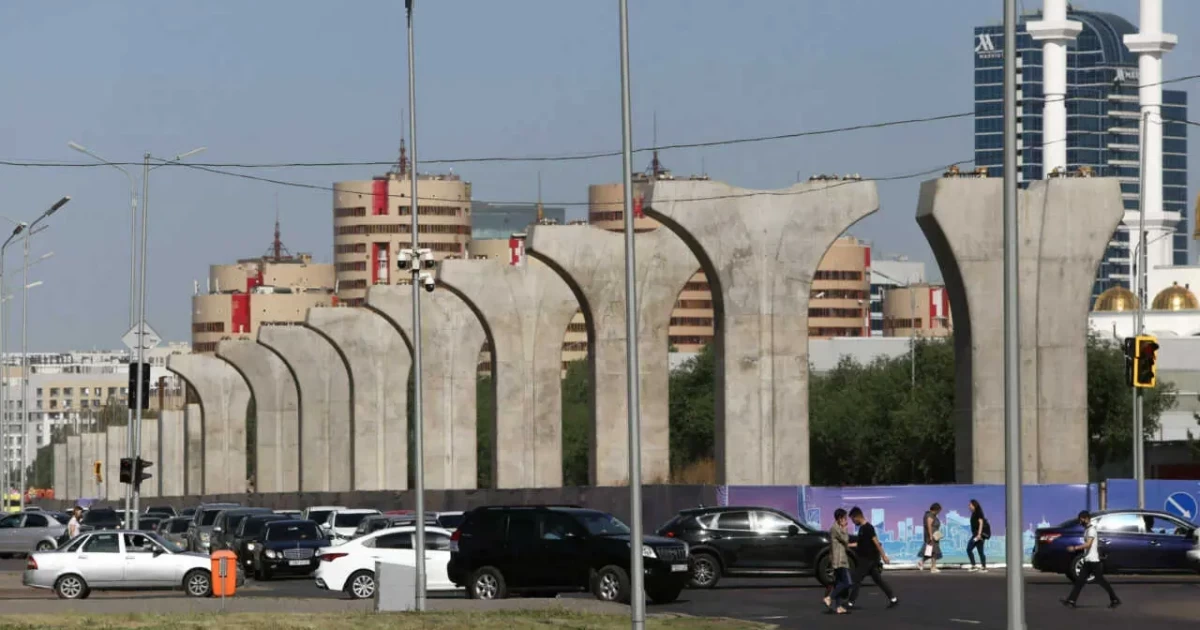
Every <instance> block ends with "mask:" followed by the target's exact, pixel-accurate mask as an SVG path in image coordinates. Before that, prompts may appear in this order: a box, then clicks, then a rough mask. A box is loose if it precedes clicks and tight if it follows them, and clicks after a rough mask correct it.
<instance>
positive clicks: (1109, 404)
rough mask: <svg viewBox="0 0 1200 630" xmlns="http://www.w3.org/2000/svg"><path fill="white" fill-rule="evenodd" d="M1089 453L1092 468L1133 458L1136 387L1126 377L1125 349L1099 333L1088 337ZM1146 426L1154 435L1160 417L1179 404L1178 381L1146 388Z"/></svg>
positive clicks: (1144, 393) (1143, 417) (1159, 382)
mask: <svg viewBox="0 0 1200 630" xmlns="http://www.w3.org/2000/svg"><path fill="white" fill-rule="evenodd" d="M1087 352H1088V438H1089V440H1088V442H1089V444H1088V454H1089V458H1090V459H1091V465H1092V469H1093V470H1094V471H1097V472H1098V471H1100V470H1101V469H1102V468H1104V467H1105V466H1106V465H1109V464H1113V463H1119V462H1125V461H1129V454H1130V453H1131V452H1132V451H1133V421H1132V418H1131V416H1132V413H1133V391H1132V390H1133V387H1132V386H1131V385H1130V383H1129V381H1128V380H1127V379H1126V376H1125V352H1124V350H1123V349H1122V348H1121V347H1120V346H1118V345H1117V344H1116V343H1115V342H1110V341H1107V340H1105V339H1104V338H1102V337H1100V336H1099V335H1097V334H1091V335H1089V336H1088V341H1087ZM1142 391H1143V403H1142V404H1143V407H1142V408H1143V413H1142V428H1143V429H1144V436H1145V437H1146V438H1151V437H1153V436H1154V434H1155V433H1156V432H1157V431H1158V428H1159V418H1160V417H1161V416H1162V414H1163V413H1164V412H1166V411H1169V410H1170V409H1171V408H1172V407H1174V406H1175V398H1176V395H1177V390H1176V388H1175V385H1174V383H1171V382H1168V381H1164V380H1162V379H1159V381H1158V385H1157V387H1155V388H1153V389H1144V390H1142Z"/></svg>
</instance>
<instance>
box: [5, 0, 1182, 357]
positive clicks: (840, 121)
mask: <svg viewBox="0 0 1200 630" xmlns="http://www.w3.org/2000/svg"><path fill="white" fill-rule="evenodd" d="M416 1H417V7H416V10H417V15H416V28H417V35H416V41H415V43H416V46H417V58H416V63H417V73H416V74H417V76H416V79H417V91H418V99H417V113H418V138H417V139H418V141H419V144H418V150H419V153H418V160H424V159H455V160H456V159H464V158H472V157H481V156H529V155H563V154H576V153H587V152H593V151H607V150H618V149H620V146H621V140H620V129H621V127H620V125H621V120H620V100H619V88H620V77H619V65H618V61H619V59H618V42H619V39H618V30H617V27H618V22H617V2H616V1H615V0H607V1H601V0H587V1H585V0H575V1H571V2H564V1H563V0H521V1H519V2H497V1H495V0H416ZM1074 4H1075V5H1076V6H1077V7H1080V8H1087V9H1094V10H1105V11H1112V12H1115V13H1118V14H1121V15H1123V16H1125V17H1126V18H1128V19H1129V20H1130V21H1132V22H1134V23H1135V24H1136V22H1137V11H1138V2H1137V1H1136V0H1091V1H1090V2H1075V3H1074ZM1164 4H1165V24H1166V25H1167V26H1166V28H1167V30H1168V31H1170V32H1173V33H1176V34H1178V35H1179V38H1180V43H1179V46H1178V47H1177V48H1176V49H1175V50H1174V51H1173V52H1171V53H1169V54H1168V55H1167V56H1166V58H1165V69H1164V74H1165V76H1166V77H1167V78H1171V77H1177V76H1182V75H1185V74H1192V73H1194V72H1195V68H1198V67H1200V53H1198V50H1200V49H1198V47H1197V45H1196V43H1195V42H1196V41H1197V40H1198V39H1200V2H1195V1H1194V0H1164ZM630 5H631V7H630V38H631V44H630V58H631V66H632V70H631V86H632V87H631V89H632V103H633V125H634V144H635V146H638V147H645V146H651V145H652V144H653V138H654V134H653V129H654V122H653V121H654V119H655V117H657V129H658V143H659V144H673V143H685V142H701V141H711V140H722V139H729V138H739V137H747V136H759V135H772V134H783V133H791V132H798V131H805V130H814V129H821V128H829V127H842V126H848V125H856V124H864V123H874V122H881V121H888V120H898V119H907V118H916V117H925V116H933V115H940V114H952V113H958V112H969V111H972V109H973V100H972V99H973V83H972V81H973V56H972V51H973V48H974V41H973V36H972V29H973V27H975V26H977V25H982V24H988V23H998V22H999V21H1000V19H1001V17H1002V15H1001V11H1002V2H1001V1H1000V0H911V1H907V2H896V1H894V0H838V2H828V1H825V0H754V2H733V1H731V0H655V1H654V2H646V1H638V0H633V1H632V2H630ZM1022 6H1023V8H1024V9H1027V10H1034V9H1038V8H1040V6H1041V3H1040V2H1039V1H1038V0H1024V1H1023V2H1022ZM405 50H406V39H405V23H404V2H403V1H402V0H341V1H338V2H333V1H330V0H325V1H320V0H253V1H252V2H245V1H244V0H172V1H170V2H154V1H152V0H106V1H105V2H90V3H82V2H80V3H65V2H44V1H40V0H4V2H2V3H0V86H2V93H3V95H4V98H0V159H3V160H10V161H51V162H83V161H87V160H88V158H87V157H86V156H84V155H82V154H79V153H76V152H74V151H72V150H71V149H69V148H68V147H67V142H68V141H74V142H78V143H80V144H82V145H83V146H86V147H87V148H89V149H91V150H92V151H95V152H96V153H98V154H100V155H102V156H104V157H105V158H106V159H108V160H111V161H114V162H136V163H139V164H140V162H141V160H142V156H143V154H144V153H146V152H149V153H151V154H152V155H154V156H156V157H160V158H166V159H169V158H171V157H174V156H175V155H177V154H179V153H183V152H185V151H188V150H191V149H193V148H196V147H201V146H203V147H207V150H206V151H205V152H204V153H202V154H199V155H197V156H195V157H194V158H191V160H192V161H194V162H198V163H221V164H228V163H242V164H245V163H280V162H314V161H315V162H329V161H390V160H395V159H396V157H397V153H398V145H399V140H400V136H401V129H402V123H403V121H404V120H405V119H404V118H403V117H402V116H403V109H404V108H405V107H406V106H407V91H406V90H407V78H408V77H407V70H406V68H407V66H406V64H407V60H406V56H405ZM1172 87H1183V88H1185V89H1187V90H1188V91H1189V93H1190V95H1189V100H1190V102H1191V104H1192V108H1193V109H1192V112H1191V113H1190V114H1189V115H1190V117H1191V118H1192V119H1193V120H1195V119H1197V118H1200V114H1197V113H1196V108H1200V81H1192V82H1188V83H1184V84H1181V85H1178V86H1172ZM406 126H407V125H406V124H405V125H404V127H405V128H406ZM1193 131H1194V130H1193ZM972 132H973V125H972V122H971V118H969V117H968V118H963V119H956V120H951V121H944V122H936V123H926V124H920V125H910V126H900V127H891V128H886V129H879V130H865V131H856V132H850V133H842V134H836V135H826V136H818V137H808V138H799V139H790V140H779V141H772V142H763V143H754V144H743V145H735V146H726V147H712V148H706V149H693V150H675V151H667V152H664V153H663V154H662V156H661V157H662V160H663V162H664V163H665V165H666V166H667V167H668V168H670V169H672V170H673V171H674V172H675V173H676V175H687V174H692V173H699V172H702V171H703V172H705V173H707V174H708V175H710V176H711V177H712V178H714V179H717V180H721V181H725V182H728V183H730V184H733V185H736V186H741V187H746V188H782V187H786V186H788V185H790V184H792V183H794V182H795V181H796V180H797V178H802V179H807V178H808V177H809V176H810V175H813V174H817V173H842V174H846V173H859V174H861V175H863V176H865V177H888V176H894V175H903V174H908V173H915V172H920V171H926V170H932V169H939V168H942V167H944V166H946V165H947V164H950V163H953V162H957V161H960V160H969V159H971V158H972V156H973V139H972ZM1198 136H1200V134H1195V133H1193V134H1191V137H1190V140H1189V148H1190V153H1191V155H1192V156H1193V162H1195V161H1196V160H1197V159H1200V146H1198V142H1200V141H1198V139H1197V138H1198ZM648 161H649V156H648V155H647V154H640V155H637V156H635V163H636V166H637V167H638V169H641V168H643V167H644V166H645V164H646V163H647V162H648ZM450 166H451V165H438V166H436V167H431V168H436V169H437V170H445V169H447V168H449V167H450ZM452 166H453V170H454V172H456V173H458V174H461V175H462V176H463V177H464V178H465V179H466V180H468V181H470V182H472V190H473V195H474V198H475V199H478V200H483V201H501V202H505V201H508V202H512V201H526V202H532V201H533V200H534V199H536V195H537V178H538V173H539V172H540V173H541V175H542V181H543V197H544V199H545V201H546V202H547V204H555V203H569V204H575V205H572V206H570V207H569V213H570V215H571V216H575V217H582V215H583V213H584V204H585V203H586V200H587V186H588V185H589V184H594V183H605V182H613V181H619V179H620V169H621V166H620V161H619V158H607V159H599V160H594V161H575V162H541V163H528V162H525V163H522V162H508V163H462V164H457V165H452ZM129 168H130V171H131V173H133V174H134V175H135V176H136V177H137V178H138V181H139V182H140V177H141V168H140V165H139V166H135V167H129ZM384 170H385V169H384V168H383V167H372V166H353V167H336V168H281V169H265V170H263V169H259V170H253V171H241V172H246V173H253V174H255V175H259V176H265V177H271V178H276V179H281V180H287V181H291V182H298V183H304V184H311V185H316V186H329V185H331V184H332V182H335V181H342V180H350V179H368V178H370V177H371V176H373V175H378V174H382V172H383V171H384ZM421 170H422V171H425V170H427V169H425V168H422V169H421ZM921 179H924V178H916V179H910V180H904V181H894V182H880V183H879V196H880V202H881V207H880V210H879V212H878V213H876V214H875V215H873V216H871V217H869V218H867V219H865V220H864V221H862V222H861V223H859V224H858V225H855V226H854V227H853V228H852V230H851V233H852V234H854V235H855V236H858V237H860V238H864V239H867V240H869V241H871V242H872V243H873V245H874V252H875V255H876V256H881V255H888V254H902V255H907V256H910V257H911V258H913V259H916V260H922V261H925V262H926V265H927V272H928V274H929V275H930V276H932V277H935V278H936V277H938V276H939V275H940V274H939V273H938V272H937V266H936V264H935V263H934V261H933V256H932V253H931V252H930V250H929V247H928V245H927V244H926V242H925V239H924V237H923V236H922V235H921V232H920V230H919V229H918V228H917V225H916V222H915V219H914V217H915V212H916V202H917V189H918V186H919V183H920V181H921ZM1198 180H1200V168H1197V166H1196V165H1195V164H1193V166H1192V168H1191V171H1190V178H1189V190H1190V194H1191V195H1193V196H1194V195H1195V193H1196V191H1197V190H1198V189H1200V181H1198ZM139 185H140V184H139ZM149 189H150V194H149V208H150V220H149V223H148V226H149V236H150V245H149V254H148V262H149V267H148V272H147V295H148V297H147V307H146V310H147V319H148V321H149V322H150V325H151V326H152V327H153V328H154V329H156V331H157V332H158V333H159V334H160V335H161V336H162V337H163V338H165V339H168V340H178V341H187V340H189V338H190V322H191V316H190V309H191V300H190V296H191V295H192V293H193V287H194V284H193V283H194V282H195V281H199V285H200V288H201V289H202V290H203V288H204V279H205V277H206V276H207V273H208V265H210V264H219V263H227V262H232V261H234V260H236V259H238V258H246V257H253V256H257V255H260V254H262V253H263V252H265V251H266V250H267V248H268V246H269V245H270V242H271V238H272V229H273V222H274V220H275V215H276V210H277V209H278V212H279V215H280V217H281V220H282V224H283V240H284V243H285V244H286V245H287V246H288V248H289V249H291V251H293V252H299V251H305V252H312V253H313V254H314V256H315V257H316V259H317V260H318V261H322V262H330V260H331V257H332V241H333V227H332V203H331V202H332V194H331V193H330V192H327V191H322V190H309V189H302V188H296V187H286V186H281V185H276V184H268V183H262V182H255V181H249V180H245V179H238V178H234V177H229V176H222V175H217V174H211V173H205V172H201V171H197V170H194V169H184V168H161V169H157V170H155V171H154V172H153V173H152V175H151V177H150V187H149ZM0 191H3V196H2V197H0V199H2V203H0V215H3V216H5V217H8V218H11V219H14V220H21V221H30V220H32V219H33V218H35V217H36V216H38V215H39V214H40V213H41V212H42V211H43V210H45V208H47V207H49V206H50V205H51V204H52V203H54V201H56V200H57V199H59V198H60V197H61V196H63V195H70V196H71V197H72V201H71V202H70V203H69V204H68V205H67V206H66V207H64V208H63V209H62V210H61V211H60V213H59V214H56V215H55V216H54V217H53V218H52V219H51V220H50V221H49V222H48V223H49V225H50V229H48V230H46V231H45V232H43V233H41V234H38V235H36V236H35V237H34V238H33V239H32V241H31V259H37V258H40V257H41V256H43V255H44V254H46V253H48V252H53V256H52V257H50V258H47V259H45V260H43V261H41V262H39V263H38V264H36V265H35V266H32V267H30V268H29V281H30V282H35V281H42V283H43V284H41V285H39V286H37V287H34V288H32V289H30V290H29V308H28V313H29V314H28V321H29V330H28V335H29V348H30V350H31V351H53V350H66V349H79V350H84V349H111V348H119V347H121V343H120V338H121V336H122V335H123V334H124V333H125V332H126V331H127V330H128V329H129V323H130V320H129V266H130V212H129V181H128V180H127V179H126V178H125V176H124V175H122V174H121V173H119V172H117V171H116V170H115V169H113V168H111V167H99V168H61V167H55V168H47V167H20V166H0ZM0 229H3V228H0ZM19 250H20V248H19V247H10V248H9V252H8V261H7V269H6V270H7V271H8V275H7V276H6V280H5V283H6V285H7V287H8V288H7V289H6V290H5V293H6V294H7V293H17V294H18V297H17V299H14V300H12V301H10V302H9V303H8V305H9V307H10V308H9V312H8V324H9V328H8V330H9V335H8V339H9V340H10V344H9V347H10V349H11V348H13V347H14V346H15V344H13V343H12V341H11V340H14V339H19V334H20V327H19V326H20V319H21V317H20V313H21V309H20V307H21V303H20V297H19V293H20V288H21V278H20V275H21V274H20V269H21V267H22V263H21V255H20V251H19Z"/></svg>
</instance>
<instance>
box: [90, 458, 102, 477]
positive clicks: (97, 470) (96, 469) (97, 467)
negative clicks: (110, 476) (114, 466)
mask: <svg viewBox="0 0 1200 630" xmlns="http://www.w3.org/2000/svg"><path fill="white" fill-rule="evenodd" d="M103 469H104V462H101V461H100V460H96V461H95V462H93V463H92V471H93V472H92V474H93V475H95V477H96V483H104V473H103Z"/></svg>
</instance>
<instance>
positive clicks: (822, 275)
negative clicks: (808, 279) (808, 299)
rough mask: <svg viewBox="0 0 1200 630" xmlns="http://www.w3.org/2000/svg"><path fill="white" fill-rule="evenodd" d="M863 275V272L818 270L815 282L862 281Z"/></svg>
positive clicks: (814, 275) (814, 276)
mask: <svg viewBox="0 0 1200 630" xmlns="http://www.w3.org/2000/svg"><path fill="white" fill-rule="evenodd" d="M862 279H863V274H862V272H861V271H827V270H824V269H818V270H817V273H815V274H813V280H862Z"/></svg>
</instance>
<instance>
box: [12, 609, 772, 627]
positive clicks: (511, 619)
mask: <svg viewBox="0 0 1200 630" xmlns="http://www.w3.org/2000/svg"><path fill="white" fill-rule="evenodd" d="M628 627H629V617H628V616H626V615H598V614H589V613H576V612H569V611H520V612H517V611H504V612H487V613H467V612H428V613H423V614H418V613H383V614H371V613H343V614H305V615H301V614H272V613H231V614H180V615H148V614H147V615H143V614H126V615H82V614H61V615H5V616H0V630H18V629H19V630H45V629H46V628H87V630H110V629H111V630H116V629H118V628H136V629H138V630H309V629H311V630H384V629H385V628H386V629H387V630H466V629H468V628H470V629H475V628H504V629H505V630H518V629H524V628H533V629H546V630H610V629H611V630H616V629H618V628H622V629H623V628H628ZM646 627H647V628H648V629H651V630H751V629H761V628H768V627H770V626H765V625H762V624H755V623H750V622H745V621H734V620H729V619H706V618H703V617H670V616H664V617H651V618H649V619H648V620H647V622H646Z"/></svg>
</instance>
